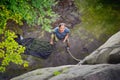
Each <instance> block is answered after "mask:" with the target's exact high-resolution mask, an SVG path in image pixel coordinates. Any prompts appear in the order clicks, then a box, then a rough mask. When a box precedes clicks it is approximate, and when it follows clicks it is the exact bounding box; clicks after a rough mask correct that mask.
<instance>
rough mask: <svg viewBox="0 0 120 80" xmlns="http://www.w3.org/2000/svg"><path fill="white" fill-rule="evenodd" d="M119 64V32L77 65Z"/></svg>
mask: <svg viewBox="0 0 120 80" xmlns="http://www.w3.org/2000/svg"><path fill="white" fill-rule="evenodd" d="M96 63H120V31H119V32H118V33H116V34H115V35H113V36H112V37H110V38H109V39H108V40H107V41H106V42H105V43H104V44H103V45H102V46H100V47H99V48H98V49H97V50H95V51H94V52H93V53H91V54H90V55H89V56H87V57H86V58H85V59H83V61H81V62H80V63H79V64H96Z"/></svg>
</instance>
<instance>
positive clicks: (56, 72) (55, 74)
mask: <svg viewBox="0 0 120 80" xmlns="http://www.w3.org/2000/svg"><path fill="white" fill-rule="evenodd" d="M53 74H54V76H57V75H60V74H61V72H60V71H55V72H54V73H53Z"/></svg>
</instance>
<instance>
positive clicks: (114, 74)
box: [11, 64, 120, 80]
mask: <svg viewBox="0 0 120 80" xmlns="http://www.w3.org/2000/svg"><path fill="white" fill-rule="evenodd" d="M119 66H120V64H117V65H110V64H99V65H81V66H79V65H67V66H59V67H50V68H44V69H37V70H34V71H31V72H28V73H25V74H23V75H21V76H18V77H15V78H12V79H11V80H120V77H119V76H120V67H119Z"/></svg>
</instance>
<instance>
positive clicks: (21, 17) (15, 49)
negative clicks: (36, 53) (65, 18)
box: [0, 0, 57, 71]
mask: <svg viewBox="0 0 120 80" xmlns="http://www.w3.org/2000/svg"><path fill="white" fill-rule="evenodd" d="M55 4H56V3H55V1H54V0H0V62H1V66H0V71H5V68H6V67H7V66H8V65H9V63H10V62H13V63H16V64H19V65H23V66H24V67H27V66H28V62H26V61H24V60H22V58H21V53H24V50H25V47H23V46H21V45H18V43H17V42H15V40H14V38H16V36H15V33H14V32H11V31H9V30H6V26H7V22H8V20H13V21H15V22H16V23H17V24H18V25H23V21H26V22H27V24H28V25H29V26H35V25H40V26H42V29H43V30H45V31H49V32H50V31H51V23H52V22H53V21H54V18H55V17H56V16H57V15H56V14H55V13H54V12H53V11H52V6H54V5H55Z"/></svg>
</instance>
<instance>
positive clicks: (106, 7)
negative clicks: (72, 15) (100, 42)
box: [75, 0, 120, 37]
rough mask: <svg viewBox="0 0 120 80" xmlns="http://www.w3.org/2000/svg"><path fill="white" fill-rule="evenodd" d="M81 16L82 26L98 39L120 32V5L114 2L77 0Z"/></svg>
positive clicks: (111, 0) (106, 0) (109, 0)
mask: <svg viewBox="0 0 120 80" xmlns="http://www.w3.org/2000/svg"><path fill="white" fill-rule="evenodd" d="M75 3H76V5H77V7H78V9H79V11H80V14H81V17H80V18H81V20H82V23H81V26H83V27H85V28H86V29H87V30H88V31H90V32H92V33H93V34H94V35H96V37H100V35H101V34H106V35H112V34H114V33H116V32H117V31H119V30H120V27H119V25H120V22H119V21H120V11H119V8H120V5H119V3H120V2H119V1H114V0H75Z"/></svg>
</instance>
